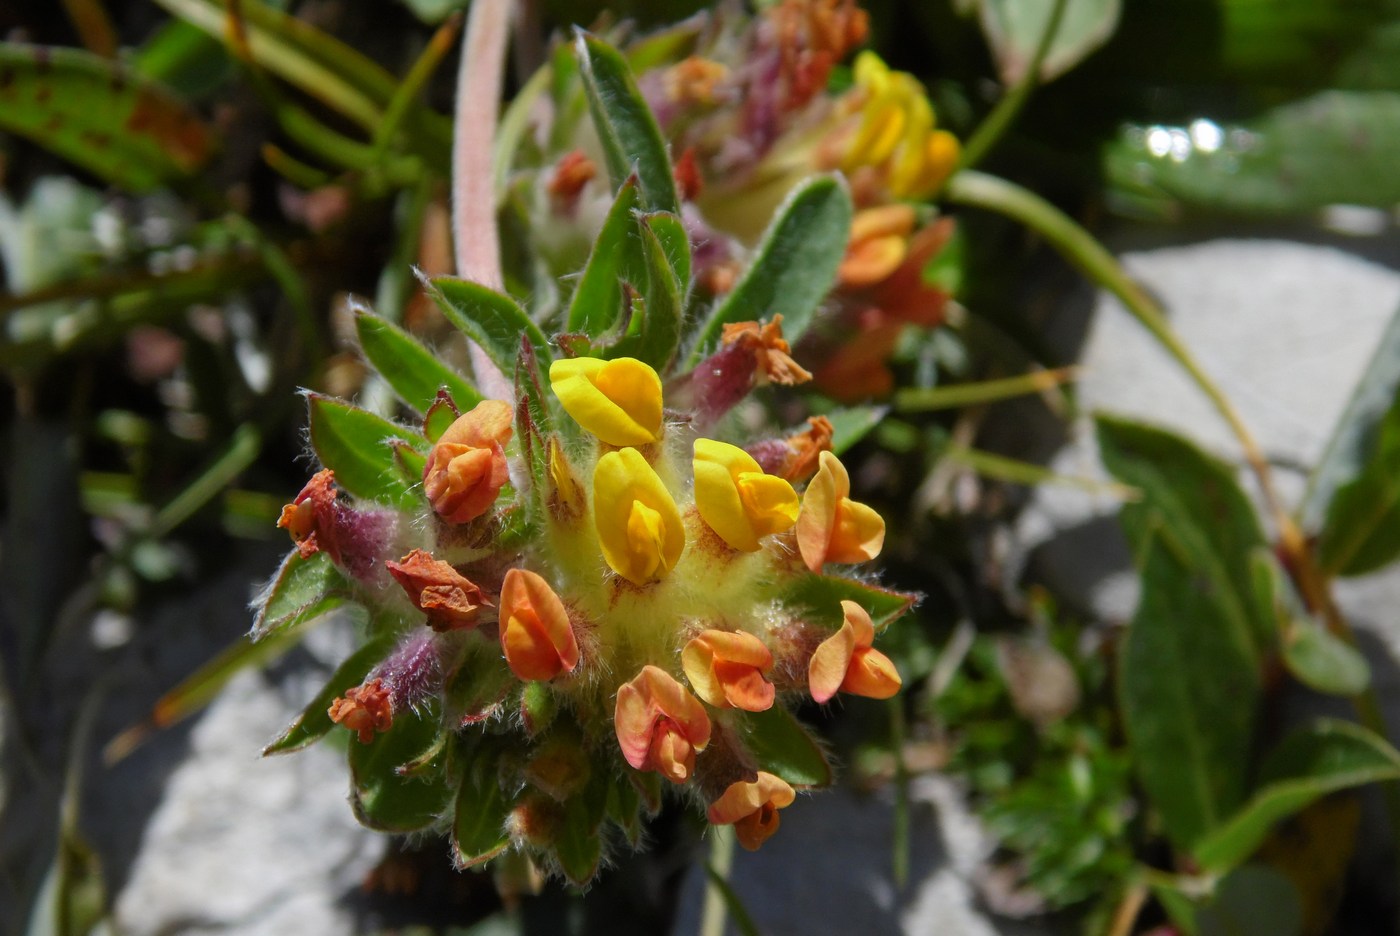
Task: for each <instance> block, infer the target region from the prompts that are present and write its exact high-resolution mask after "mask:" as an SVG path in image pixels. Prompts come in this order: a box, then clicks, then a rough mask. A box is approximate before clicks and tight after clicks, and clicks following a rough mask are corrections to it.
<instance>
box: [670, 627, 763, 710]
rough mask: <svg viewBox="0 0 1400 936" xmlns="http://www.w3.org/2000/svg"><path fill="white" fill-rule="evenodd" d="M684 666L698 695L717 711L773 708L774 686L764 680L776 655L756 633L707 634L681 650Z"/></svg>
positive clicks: (713, 631) (707, 632) (719, 632)
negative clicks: (724, 709)
mask: <svg viewBox="0 0 1400 936" xmlns="http://www.w3.org/2000/svg"><path fill="white" fill-rule="evenodd" d="M681 667H682V668H683V669H684V670H685V678H686V679H688V680H690V687H691V688H692V689H694V690H695V694H696V695H698V696H699V697H700V698H701V699H702V700H704V701H705V702H708V703H709V704H710V705H713V706H714V707H715V708H739V709H744V710H745V711H749V712H765V711H767V710H768V709H770V708H772V706H773V697H774V690H773V684H772V683H770V682H768V680H766V679H764V678H763V677H764V674H766V673H767V672H768V671H769V670H771V669H772V668H773V654H772V653H771V652H770V651H769V650H768V648H767V647H766V646H765V645H764V643H763V641H761V640H759V639H758V638H757V637H755V636H754V635H753V634H748V633H744V632H742V631H739V632H730V631H721V630H707V631H704V632H703V633H701V634H700V635H699V636H698V637H695V638H694V639H692V640H691V641H690V642H689V643H687V644H686V645H685V649H684V650H682V651H681Z"/></svg>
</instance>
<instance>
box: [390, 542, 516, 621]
mask: <svg viewBox="0 0 1400 936" xmlns="http://www.w3.org/2000/svg"><path fill="white" fill-rule="evenodd" d="M384 565H385V566H386V567H387V568H388V569H389V574H390V575H392V576H393V577H394V579H395V580H396V581H397V582H398V583H399V584H400V585H402V586H403V590H404V591H405V592H407V593H408V599H409V600H410V601H412V602H413V603H414V604H415V605H416V606H417V607H418V609H419V610H420V611H422V612H423V613H424V614H426V615H428V624H429V626H431V627H432V628H433V630H436V631H447V630H454V629H456V628H460V627H470V626H471V625H472V624H473V623H474V622H475V621H476V616H477V611H478V610H479V609H480V608H481V606H482V605H489V604H490V602H489V601H487V600H486V598H485V596H484V595H482V593H481V589H480V588H478V587H477V586H476V585H475V584H474V583H473V582H472V581H471V580H470V579H468V578H467V577H466V576H465V575H462V574H461V573H460V572H458V571H457V570H456V569H454V568H452V566H451V565H449V564H448V563H446V562H443V561H442V560H440V559H434V558H433V556H432V554H431V553H429V552H426V551H424V550H422V549H415V550H413V551H412V552H411V553H409V554H408V555H407V556H404V557H403V558H402V559H400V560H399V561H398V562H385V563H384Z"/></svg>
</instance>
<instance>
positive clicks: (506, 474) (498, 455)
mask: <svg viewBox="0 0 1400 936" xmlns="http://www.w3.org/2000/svg"><path fill="white" fill-rule="evenodd" d="M511 420H512V412H511V408H510V405H509V404H507V403H503V402H501V401H500V400H483V401H481V402H480V403H478V404H477V405H476V407H475V408H473V409H472V410H471V411H470V412H468V413H464V414H462V415H461V416H459V417H457V421H456V422H454V423H453V424H452V425H451V426H449V427H448V428H447V431H446V432H444V433H443V434H442V438H440V439H438V441H437V444H436V445H434V446H433V449H432V451H431V452H430V453H429V454H428V463H427V464H426V465H425V466H424V468H423V491H424V493H425V494H427V496H428V501H429V503H431V504H432V505H433V509H434V510H435V511H437V512H438V514H439V516H441V517H442V518H443V519H444V520H446V521H447V522H448V523H467V522H468V521H471V520H475V519H476V518H477V517H479V516H481V515H482V514H484V513H486V511H487V510H488V509H490V507H491V505H492V504H493V503H495V501H496V495H497V494H499V493H500V491H501V488H502V487H503V486H504V485H505V483H506V482H507V481H508V480H510V471H509V467H508V466H507V464H506V456H505V451H504V449H503V447H504V446H505V444H506V443H507V442H509V441H510V437H511V432H512V429H511Z"/></svg>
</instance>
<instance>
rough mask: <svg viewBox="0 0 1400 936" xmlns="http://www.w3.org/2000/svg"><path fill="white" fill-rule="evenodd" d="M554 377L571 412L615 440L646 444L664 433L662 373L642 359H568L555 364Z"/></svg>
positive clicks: (580, 421)
mask: <svg viewBox="0 0 1400 936" xmlns="http://www.w3.org/2000/svg"><path fill="white" fill-rule="evenodd" d="M549 382H550V385H551V386H552V387H553V388H554V395H555V396H557V397H558V398H559V402H560V403H562V404H563V405H564V409H565V411H567V412H568V414H569V415H570V416H572V417H573V418H574V419H575V421H577V422H578V424H579V425H580V426H582V427H583V428H584V429H587V430H588V431H589V432H591V433H593V434H594V435H595V436H597V437H598V438H600V439H602V440H603V441H604V442H606V443H608V444H609V445H616V446H624V445H646V444H648V443H651V442H656V441H658V440H659V439H660V438H661V378H660V377H658V376H657V375H656V371H655V370H653V369H652V368H651V366H650V365H648V364H644V363H642V362H641V361H639V360H637V359H636V358H627V357H624V358H616V359H614V360H611V361H603V360H599V359H598V358H587V357H581V358H566V359H563V360H558V361H555V362H554V363H553V364H551V365H550V366H549Z"/></svg>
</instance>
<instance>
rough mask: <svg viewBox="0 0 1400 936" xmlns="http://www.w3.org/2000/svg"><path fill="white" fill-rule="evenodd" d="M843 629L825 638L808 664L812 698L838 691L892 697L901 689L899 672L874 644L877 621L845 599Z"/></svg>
mask: <svg viewBox="0 0 1400 936" xmlns="http://www.w3.org/2000/svg"><path fill="white" fill-rule="evenodd" d="M841 611H842V614H843V616H844V618H845V620H844V621H843V622H842V624H841V629H840V630H838V631H837V632H836V633H834V634H832V635H831V636H830V637H828V638H827V639H826V640H824V641H822V642H821V645H820V646H818V647H817V649H816V652H815V653H813V654H812V660H811V662H810V663H809V664H808V665H807V684H808V687H809V688H810V689H811V691H812V698H813V699H814V700H815V701H817V702H827V701H829V700H830V699H831V697H832V696H834V695H836V693H837V692H847V693H850V694H851V695H858V696H865V697H866V698H870V699H888V698H889V697H890V696H892V695H894V694H895V693H896V692H898V691H899V687H900V685H901V682H900V678H899V672H898V671H897V670H896V669H895V668H894V664H893V663H891V662H890V658H889V657H887V656H885V655H884V654H883V653H881V652H880V651H879V650H876V649H875V648H874V647H872V646H871V643H872V642H873V641H874V640H875V625H874V624H873V623H871V620H870V615H869V614H868V613H867V612H866V610H865V609H864V608H862V607H861V606H860V605H858V604H856V603H855V602H854V601H842V602H841Z"/></svg>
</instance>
